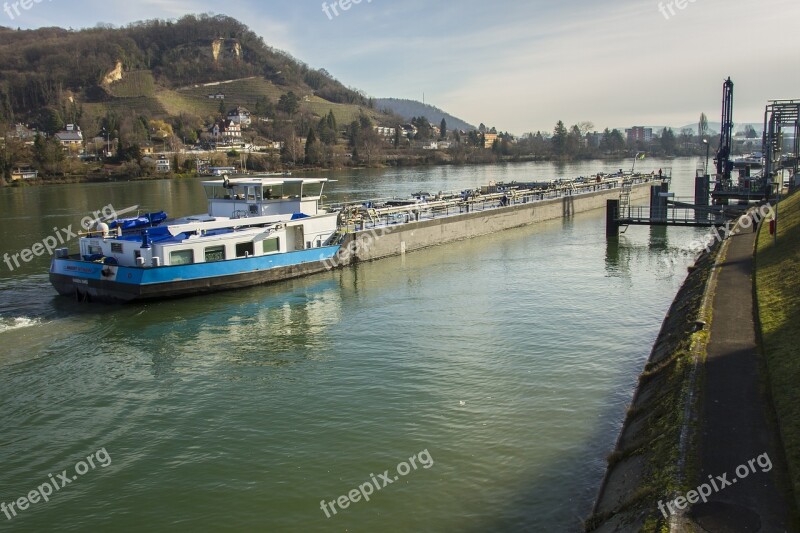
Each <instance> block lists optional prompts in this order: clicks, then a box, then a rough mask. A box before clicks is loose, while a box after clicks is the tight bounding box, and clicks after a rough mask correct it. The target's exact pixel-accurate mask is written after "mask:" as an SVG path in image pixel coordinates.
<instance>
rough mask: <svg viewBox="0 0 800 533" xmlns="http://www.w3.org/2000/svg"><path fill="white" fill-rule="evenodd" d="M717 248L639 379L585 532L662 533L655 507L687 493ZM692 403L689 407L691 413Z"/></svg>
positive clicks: (680, 297)
mask: <svg viewBox="0 0 800 533" xmlns="http://www.w3.org/2000/svg"><path fill="white" fill-rule="evenodd" d="M719 249H720V245H719V243H717V244H716V245H715V246H713V247H712V248H711V249H710V251H709V252H707V253H704V254H703V255H701V256H700V257H699V258H698V260H697V261H696V263H695V265H694V266H693V267H692V268H691V269H690V272H689V275H688V276H687V277H686V280H685V281H684V283H683V285H682V287H681V289H680V290H679V291H678V294H677V296H676V297H675V300H674V301H673V303H672V306H671V307H670V309H669V312H668V313H667V316H666V318H665V319H664V322H663V325H662V327H661V331H660V333H659V336H658V338H657V339H656V342H655V344H654V346H653V349H652V351H651V354H650V358H649V359H648V362H647V364H646V365H645V368H644V371H643V372H642V374H641V375H640V377H639V384H638V387H637V390H636V393H635V395H634V399H633V402H632V403H631V406H630V407H629V408H628V412H627V416H626V418H625V422H624V424H623V427H622V430H621V432H620V436H619V439H618V441H617V445H616V448H615V450H614V452H613V453H612V454H611V455H610V456H609V457H608V469H607V471H606V476H605V478H604V480H603V484H602V487H601V489H600V493H599V496H598V498H597V500H596V502H595V507H594V509H593V514H592V516H590V517H589V518H588V519H587V520H586V522H585V529H586V531H602V532H611V531H652V532H655V531H663V530H665V528H666V527H667V519H666V518H665V517H664V516H663V515H662V514H661V513H660V512H659V509H658V507H657V505H656V504H657V502H658V501H659V499H663V498H664V497H665V496H666V495H669V494H673V493H674V492H675V491H677V490H678V489H679V488H681V487H682V486H683V479H682V472H681V470H682V469H681V468H680V467H679V465H680V464H681V463H682V459H681V455H682V454H681V449H682V443H683V442H684V441H685V438H686V435H685V434H684V427H685V425H686V424H687V422H689V417H690V411H691V409H688V408H687V407H690V406H691V404H692V403H693V402H694V401H695V399H696V395H695V394H694V389H695V383H696V367H697V362H698V360H700V359H701V358H702V357H703V354H704V350H705V344H706V342H707V339H708V334H707V331H706V327H704V326H705V325H707V323H708V321H709V319H710V317H709V316H708V315H707V311H708V310H707V299H708V295H709V293H710V291H711V290H713V272H714V266H715V263H716V261H717V257H718V254H719V251H720V250H719ZM687 402H689V405H688V406H687Z"/></svg>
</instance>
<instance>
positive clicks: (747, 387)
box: [585, 195, 800, 532]
mask: <svg viewBox="0 0 800 533" xmlns="http://www.w3.org/2000/svg"><path fill="white" fill-rule="evenodd" d="M799 206H800V196H797V195H796V196H794V197H792V198H791V199H790V200H789V201H786V202H784V203H783V204H782V208H783V209H784V215H783V216H782V218H781V223H782V230H781V233H780V235H779V242H781V243H782V244H781V245H780V246H777V247H776V246H774V245H773V244H772V238H771V237H770V236H769V231H767V230H766V229H765V228H768V227H769V226H768V224H764V225H762V231H761V238H760V241H759V243H760V246H759V251H758V264H759V269H758V273H757V274H756V269H755V262H754V261H755V260H754V244H755V242H756V235H755V234H754V233H753V232H752V231H751V230H750V229H749V227H750V226H749V225H748V224H743V223H742V222H740V224H741V226H737V228H736V229H735V230H734V231H733V232H732V236H731V237H730V238H728V239H727V240H726V241H724V242H723V243H722V244H721V245H720V246H719V247H718V248H719V249H714V250H712V251H711V252H710V253H707V254H704V255H703V256H702V257H701V258H700V259H699V261H698V263H697V264H696V265H695V267H696V268H694V269H692V271H691V272H690V274H689V276H688V277H687V279H686V282H685V284H684V286H683V287H682V288H681V290H680V291H679V293H678V295H677V297H676V299H675V302H674V303H673V306H672V307H671V308H670V311H669V314H668V315H667V318H666V319H665V321H664V326H663V328H662V331H661V333H660V335H659V337H658V339H657V341H656V344H655V346H654V348H653V352H652V354H651V357H650V360H649V362H648V364H647V366H646V368H645V370H644V372H643V373H642V376H641V378H640V383H639V387H638V389H637V391H636V394H635V396H634V401H633V404H632V406H631V408H630V409H629V412H628V416H627V418H626V420H625V423H624V425H623V428H622V431H621V434H620V437H619V441H618V443H617V447H616V450H615V451H614V453H613V454H612V455H611V456H610V457H609V466H608V470H607V473H606V477H605V479H604V482H603V486H602V488H601V491H600V494H599V496H598V499H597V501H596V504H595V509H594V514H593V515H592V516H591V517H590V518H589V519H588V520H587V522H586V524H585V527H586V530H587V531H628V530H633V529H635V530H639V531H652V532H655V531H695V530H698V528H700V529H702V530H706V531H723V530H724V531H734V530H743V531H784V530H792V528H793V527H796V526H797V523H796V522H797V513H796V506H795V503H796V502H795V499H794V496H793V493H794V494H797V489H798V477H797V474H798V466H800V463H798V449H799V446H798V444H800V441H799V440H798V436H800V410H798V407H797V406H798V399H799V398H800V395H798V393H797V392H796V388H795V387H794V384H795V383H796V382H797V379H798V378H800V365H798V364H797V361H796V357H794V355H795V352H796V346H797V342H798V341H800V339H799V338H798V334H797V328H796V327H794V328H793V327H792V324H797V322H798V319H800V305H798V303H797V295H798V294H800V276H798V275H797V259H798V254H797V249H798V245H799V244H800V210H798V207H799ZM747 221H748V222H749V219H748V220H747ZM787 273H788V274H787ZM754 278H755V279H754ZM756 281H757V282H756ZM754 288H757V290H755V291H754ZM754 294H757V295H758V300H759V301H758V303H759V309H758V310H756V304H755V301H754ZM712 315H713V322H712V321H711V319H712ZM759 315H760V316H763V317H766V318H762V320H761V324H762V325H763V330H762V329H761V328H759V322H758V319H757V317H758V316H759ZM759 331H761V336H760V337H761V339H762V342H761V350H760V353H759V346H758V342H757V337H758V333H759ZM764 356H766V357H764ZM770 393H771V394H770ZM773 406H774V408H773ZM779 431H780V435H779V434H778V432H779ZM784 449H785V453H784ZM748 463H749V464H750V466H747V465H748ZM787 463H788V470H789V472H790V476H791V481H792V484H793V485H794V491H792V488H791V487H790V486H789V483H788V481H787V480H786V476H785V472H786V471H787ZM720 476H722V477H720ZM724 478H727V479H728V480H732V482H731V483H730V484H728V485H726V484H723V485H722V486H721V487H717V486H716V485H713V484H710V482H709V480H711V481H714V480H715V479H724ZM701 487H703V488H701ZM712 488H713V490H712ZM700 494H703V496H702V497H700ZM701 500H702V501H701ZM665 502H666V503H665Z"/></svg>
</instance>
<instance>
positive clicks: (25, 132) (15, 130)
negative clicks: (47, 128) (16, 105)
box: [9, 123, 39, 144]
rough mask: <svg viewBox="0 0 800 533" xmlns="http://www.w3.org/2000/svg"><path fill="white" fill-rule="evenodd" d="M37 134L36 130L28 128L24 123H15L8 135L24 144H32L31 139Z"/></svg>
mask: <svg viewBox="0 0 800 533" xmlns="http://www.w3.org/2000/svg"><path fill="white" fill-rule="evenodd" d="M38 134H39V132H37V131H36V130H32V129H30V128H28V126H26V125H25V124H21V123H18V124H15V125H14V126H13V127H12V128H11V131H10V132H9V136H10V137H11V138H13V139H19V140H20V141H23V142H24V143H26V144H33V141H34V140H35V139H36V136H37V135H38Z"/></svg>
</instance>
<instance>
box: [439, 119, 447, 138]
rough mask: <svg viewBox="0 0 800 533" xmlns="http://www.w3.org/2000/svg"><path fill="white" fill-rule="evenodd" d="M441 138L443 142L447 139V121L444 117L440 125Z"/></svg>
mask: <svg viewBox="0 0 800 533" xmlns="http://www.w3.org/2000/svg"><path fill="white" fill-rule="evenodd" d="M439 138H440V139H441V140H445V139H447V121H446V120H445V119H444V117H442V122H441V124H439Z"/></svg>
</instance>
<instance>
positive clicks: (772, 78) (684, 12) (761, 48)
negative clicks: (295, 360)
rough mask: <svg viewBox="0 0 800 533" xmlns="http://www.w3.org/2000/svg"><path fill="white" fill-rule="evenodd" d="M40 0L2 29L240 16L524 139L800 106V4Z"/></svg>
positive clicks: (339, 63) (322, 64)
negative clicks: (725, 94)
mask: <svg viewBox="0 0 800 533" xmlns="http://www.w3.org/2000/svg"><path fill="white" fill-rule="evenodd" d="M4 1H6V0H0V2H4ZM14 1H18V0H12V2H10V3H13V2H14ZM35 1H37V2H39V3H35V4H33V5H32V6H31V7H30V9H29V10H21V12H20V15H19V16H16V15H14V20H11V18H10V16H9V15H8V14H7V13H6V12H3V13H0V21H2V22H0V25H4V26H10V27H22V28H35V27H40V26H62V27H69V28H75V29H77V28H82V27H89V26H94V25H95V24H97V23H98V22H106V23H112V24H115V25H121V24H127V23H129V22H132V21H136V20H143V19H151V18H178V17H180V16H182V15H184V14H187V13H205V12H208V13H220V14H225V15H230V16H232V17H235V18H237V19H239V20H241V21H243V22H245V23H246V24H248V25H249V26H250V27H251V29H253V30H254V31H255V32H256V33H258V34H259V35H261V36H262V37H263V38H264V40H265V41H266V42H267V44H269V45H271V46H274V47H276V48H281V49H283V50H286V51H287V52H289V53H291V54H292V55H294V56H295V57H297V58H298V59H300V60H302V61H304V62H306V63H308V64H309V65H311V66H312V67H315V68H325V69H327V70H328V71H329V72H330V73H331V74H333V75H334V76H335V77H336V78H338V79H339V80H340V81H342V82H343V83H345V84H346V85H349V86H352V87H356V88H359V89H361V90H363V91H364V92H366V93H367V94H368V95H371V96H377V97H390V96H391V97H398V98H412V99H417V100H421V99H422V95H423V93H425V99H426V101H427V102H428V103H432V104H434V105H437V106H439V107H441V108H443V109H444V110H446V111H448V112H450V113H452V114H453V115H456V116H459V117H461V118H463V119H465V120H467V121H468V122H472V123H474V124H478V123H480V122H485V123H486V124H487V125H489V126H496V127H497V128H498V129H501V130H508V131H511V132H513V133H517V134H521V133H524V132H527V131H533V130H537V129H542V130H552V128H553V126H554V124H555V122H556V121H557V120H559V119H561V120H564V122H566V123H567V125H570V124H573V123H576V122H579V121H583V120H590V121H592V122H594V124H595V126H596V127H597V128H598V129H601V128H603V127H606V126H609V127H618V126H619V127H621V126H630V125H634V124H637V125H665V124H666V125H671V126H675V127H679V126H683V125H685V124H690V123H695V122H696V121H697V118H698V117H699V115H700V113H701V112H705V113H706V114H707V115H708V116H709V120H710V121H712V122H714V121H719V115H720V112H721V101H720V100H721V94H722V82H723V81H724V79H725V78H726V77H727V76H731V77H732V79H733V81H734V83H735V84H736V86H735V92H734V100H735V107H734V121H735V122H736V123H743V122H761V121H763V112H764V105H765V104H766V101H767V100H768V99H776V98H800V68H799V67H800V61H798V52H797V43H798V41H799V40H800V34H798V32H797V22H798V20H800V2H798V1H797V0H757V1H756V0H751V1H743V0H666V1H662V2H659V1H658V0H636V1H634V0H616V1H613V2H611V1H606V2H603V1H598V0H560V1H548V2H544V1H539V0H527V1H526V0H514V1H509V0H494V1H485V2H478V1H475V0H460V1H453V0H450V1H447V2H445V1H442V0H426V1H423V0H361V2H360V3H358V4H350V8H349V9H348V10H346V11H343V10H341V8H339V7H338V2H331V1H328V2H327V3H328V5H331V4H335V5H337V8H336V9H337V11H338V13H339V14H338V16H337V15H335V14H334V11H333V9H332V8H329V9H328V12H329V15H326V13H325V12H324V10H323V8H322V2H321V1H319V0H291V1H289V0H287V1H281V2H278V1H274V0H273V1H269V0H268V1H257V0H243V1H240V0H232V1H229V2H219V1H207V0H164V1H159V0H138V1H125V2H123V1H120V0H75V1H70V2H68V1H67V0H35ZM344 1H345V2H346V0H344ZM351 1H352V0H351ZM659 4H661V5H662V6H663V13H662V11H660V10H659ZM678 4H680V5H682V6H683V9H680V8H679V7H678ZM345 5H347V4H346V3H345ZM669 6H672V10H671V11H670V7H669ZM20 9H21V8H20ZM12 14H13V12H12Z"/></svg>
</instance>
